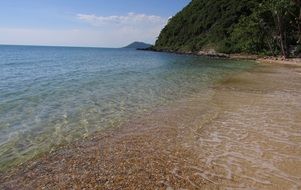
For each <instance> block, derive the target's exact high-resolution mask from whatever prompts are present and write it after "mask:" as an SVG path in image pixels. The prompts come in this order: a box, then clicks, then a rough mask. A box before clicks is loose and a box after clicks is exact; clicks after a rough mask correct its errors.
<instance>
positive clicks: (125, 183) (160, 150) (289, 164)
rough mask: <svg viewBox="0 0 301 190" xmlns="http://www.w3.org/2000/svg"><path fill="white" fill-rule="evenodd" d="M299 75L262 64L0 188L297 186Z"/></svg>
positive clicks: (31, 165) (55, 156)
mask: <svg viewBox="0 0 301 190" xmlns="http://www.w3.org/2000/svg"><path fill="white" fill-rule="evenodd" d="M298 65H299V64H298ZM300 78H301V76H300V67H299V66H296V65H294V66H293V67H289V68H287V67H283V66H281V65H278V64H277V65H275V64H274V65H273V64H268V65H262V66H259V68H257V69H254V70H251V71H247V72H244V73H241V74H238V75H237V76H233V77H230V78H228V79H226V80H224V81H223V82H222V83H221V84H219V85H217V86H214V87H212V89H211V90H209V91H207V92H206V93H205V94H204V93H203V94H198V95H196V96H195V97H191V98H189V99H185V100H182V101H181V102H178V103H177V104H176V105H172V106H170V107H163V108H158V109H156V110H154V111H153V112H152V113H149V114H147V115H144V116H142V117H140V118H135V119H134V120H132V121H130V122H129V123H127V124H125V125H123V126H122V127H120V128H117V129H109V130H106V131H104V132H103V133H100V134H96V135H94V136H93V137H91V138H88V139H85V140H81V141H77V142H75V143H73V144H70V145H67V146H65V147H62V148H60V149H58V150H57V151H54V152H53V153H50V154H48V155H44V156H42V157H41V158H38V159H36V160H32V161H29V162H27V163H25V164H23V165H22V166H19V167H17V168H15V169H13V170H11V171H9V172H8V173H5V174H0V182H1V183H0V184H1V185H0V187H2V188H3V189H18V188H20V189H31V188H58V189H62V188H63V189H64V188H75V189H78V188H100V189H118V188H122V189H139V188H143V187H144V188H146V187H147V188H146V189H154V188H158V189H178V188H189V189H201V188H205V189H206V188H207V189H219V188H227V187H236V188H248V187H252V188H259V189H283V188H286V189H289V188H300V187H301V184H300V183H299V182H300V181H299V178H300V177H301V168H299V167H296V166H298V165H299V164H298V163H301V160H300V159H299V158H300V156H301V155H299V154H298V153H300V143H301V139H300V136H299V135H298V133H296V131H300V126H298V122H300V121H301V120H300V119H301V118H300V116H298V113H301V110H300V107H299V105H298V103H300V102H301V101H299V100H301V99H300V94H301V93H300V92H301V86H300V84H299V83H300ZM259 81H260V82H259ZM275 81H279V82H277V83H275ZM200 102H202V103H204V102H206V106H205V107H204V106H199V105H204V104H200ZM279 107H281V108H282V109H281V110H279V109H278V108H279ZM282 116H285V117H282ZM283 124H285V125H283ZM262 126H266V127H265V128H264V129H262V128H261V127H262ZM278 134H282V135H278ZM288 146H289V147H290V148H287V147H288ZM271 150H273V151H271ZM224 151H225V152H224ZM254 170H255V171H254ZM254 172H255V173H256V172H257V173H258V174H254ZM242 174H243V175H242ZM298 181H299V182H298Z"/></svg>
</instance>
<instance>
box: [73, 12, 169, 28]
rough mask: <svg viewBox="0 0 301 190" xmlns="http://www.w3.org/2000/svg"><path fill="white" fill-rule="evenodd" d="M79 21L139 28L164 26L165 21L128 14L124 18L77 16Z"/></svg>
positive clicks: (164, 19)
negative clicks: (140, 26) (141, 26)
mask: <svg viewBox="0 0 301 190" xmlns="http://www.w3.org/2000/svg"><path fill="white" fill-rule="evenodd" d="M77 17H78V19H79V20H82V21H85V22H87V23H89V24H91V25H93V26H104V25H131V26H135V27H139V26H138V24H142V25H144V26H147V25H160V26H162V25H164V24H166V21H167V19H166V18H162V17H160V16H156V15H145V14H136V13H132V12H131V13H128V14H127V15H125V16H96V15H94V14H78V15H77Z"/></svg>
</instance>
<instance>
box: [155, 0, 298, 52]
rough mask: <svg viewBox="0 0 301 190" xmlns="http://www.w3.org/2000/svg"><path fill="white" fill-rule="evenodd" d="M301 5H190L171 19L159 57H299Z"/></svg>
mask: <svg viewBox="0 0 301 190" xmlns="http://www.w3.org/2000/svg"><path fill="white" fill-rule="evenodd" d="M300 10H301V0H218V1H216V0H192V1H191V2H190V4H188V5H187V6H186V7H185V8H184V9H183V10H182V11H180V12H179V13H177V14H176V15H175V16H174V17H172V18H171V19H170V20H169V21H168V24H167V25H166V26H165V28H164V29H163V30H162V31H161V33H160V35H159V37H158V39H157V41H156V43H155V45H154V47H153V49H154V50H157V51H173V52H183V53H185V52H198V51H207V50H213V51H216V52H220V53H227V54H231V53H247V54H256V55H267V56H284V57H289V56H292V57H298V56H300V55H301V11H300Z"/></svg>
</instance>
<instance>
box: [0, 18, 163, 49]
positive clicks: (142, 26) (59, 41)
mask: <svg viewBox="0 0 301 190" xmlns="http://www.w3.org/2000/svg"><path fill="white" fill-rule="evenodd" d="M75 18H76V20H78V21H81V22H83V23H86V26H85V25H84V26H82V27H80V28H75V29H41V28H0V43H3V44H20V45H24V44H35V45H68V46H98V47H121V46H124V45H127V44H128V43H131V42H133V41H144V42H147V43H154V42H155V40H156V38H157V37H158V35H159V33H160V31H161V30H162V28H163V27H164V26H165V25H166V23H167V20H168V18H163V17H160V16H155V15H146V14H136V13H132V12H131V13H128V14H126V15H121V16H97V15H94V14H77V15H76V17H75Z"/></svg>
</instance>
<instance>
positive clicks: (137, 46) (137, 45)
mask: <svg viewBox="0 0 301 190" xmlns="http://www.w3.org/2000/svg"><path fill="white" fill-rule="evenodd" d="M151 46H152V45H151V44H147V43H144V42H133V43H131V44H129V45H127V46H125V47H123V48H132V49H146V48H149V47H151Z"/></svg>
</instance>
